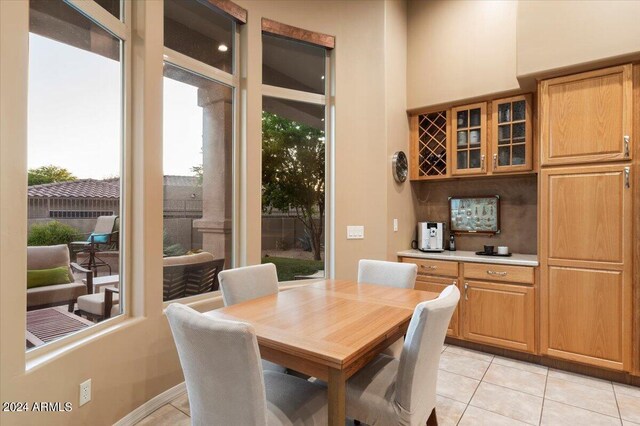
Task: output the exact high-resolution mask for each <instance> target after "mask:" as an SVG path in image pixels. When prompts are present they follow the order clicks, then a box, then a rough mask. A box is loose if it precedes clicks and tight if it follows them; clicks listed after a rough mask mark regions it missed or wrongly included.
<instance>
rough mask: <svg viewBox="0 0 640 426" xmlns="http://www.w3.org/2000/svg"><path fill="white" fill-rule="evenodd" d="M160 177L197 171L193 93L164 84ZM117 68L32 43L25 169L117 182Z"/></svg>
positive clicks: (198, 117) (198, 112)
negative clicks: (54, 170) (56, 169)
mask: <svg viewBox="0 0 640 426" xmlns="http://www.w3.org/2000/svg"><path fill="white" fill-rule="evenodd" d="M164 97H165V102H164V120H163V122H164V123H163V139H164V142H163V149H164V153H163V157H164V161H163V165H164V174H165V175H193V173H192V172H191V167H193V166H195V165H199V164H201V163H202V152H201V150H202V109H201V108H200V107H198V105H197V89H196V88H195V87H193V86H190V85H187V84H184V83H180V82H178V81H175V80H171V79H168V78H165V79H164ZM120 99H121V97H120V63H119V62H116V61H114V60H111V59H108V58H105V57H103V56H101V55H98V54H95V53H91V52H88V51H86V50H82V49H78V48H76V47H73V46H69V45H67V44H64V43H59V42H57V41H55V40H51V39H49V38H45V37H41V36H39V35H36V34H30V36H29V98H28V102H29V111H28V113H29V116H28V117H29V119H28V167H29V168H35V167H40V166H44V165H50V164H53V165H55V166H59V167H64V168H66V169H68V170H69V171H70V172H71V173H72V174H73V175H74V176H76V177H77V178H80V179H85V178H93V179H104V178H108V177H114V176H119V174H120V173H119V170H120V140H121V136H120V134H121V132H120V127H121V118H120V113H121V107H120Z"/></svg>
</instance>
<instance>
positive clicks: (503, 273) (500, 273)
mask: <svg viewBox="0 0 640 426" xmlns="http://www.w3.org/2000/svg"><path fill="white" fill-rule="evenodd" d="M487 274H489V275H496V276H498V277H504V276H506V275H507V273H506V272H504V271H503V272H498V271H490V270H487Z"/></svg>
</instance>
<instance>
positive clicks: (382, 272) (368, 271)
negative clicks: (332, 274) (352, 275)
mask: <svg viewBox="0 0 640 426" xmlns="http://www.w3.org/2000/svg"><path fill="white" fill-rule="evenodd" d="M417 275H418V267H417V266H416V264H415V263H399V262H385V261H382V260H367V259H362V260H361V261H360V262H359V263H358V283H367V284H378V285H386V286H389V287H399V288H414V287H415V285H416V276H417Z"/></svg>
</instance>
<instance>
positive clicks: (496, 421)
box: [138, 345, 640, 426]
mask: <svg viewBox="0 0 640 426" xmlns="http://www.w3.org/2000/svg"><path fill="white" fill-rule="evenodd" d="M437 393H438V400H437V406H436V411H437V413H438V424H439V425H441V426H451V425H460V426H467V425H471V426H482V425H491V426H499V425H558V426H561V425H562V426H564V425H566V426H575V425H589V426H598V425H623V426H640V388H638V387H633V386H626V385H621V384H618V383H611V382H608V381H606V380H600V379H594V378H591V377H587V376H581V375H579V374H573V373H568V372H565V371H560V370H553V369H548V368H547V367H542V366H540V365H536V364H530V363H527V362H522V361H516V360H512V359H508V358H502V357H499V356H493V355H490V354H486V353H483V352H477V351H471V350H468V349H464V348H460V347H457V346H448V345H445V347H444V349H443V353H442V357H441V359H440V372H439V374H438V389H437ZM188 424H190V419H189V401H188V400H187V396H186V394H184V395H182V396H180V397H178V398H176V399H175V400H174V401H172V402H171V403H170V404H167V405H165V406H163V407H162V408H160V409H158V410H156V411H155V412H154V413H152V414H151V415H149V416H148V417H147V418H145V419H144V420H142V421H141V422H140V423H138V425H159V426H162V425H188ZM348 424H352V423H348Z"/></svg>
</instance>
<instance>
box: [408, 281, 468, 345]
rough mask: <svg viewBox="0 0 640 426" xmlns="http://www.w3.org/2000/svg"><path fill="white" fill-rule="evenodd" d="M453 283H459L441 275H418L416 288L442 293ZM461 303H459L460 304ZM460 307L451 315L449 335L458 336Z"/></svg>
mask: <svg viewBox="0 0 640 426" xmlns="http://www.w3.org/2000/svg"><path fill="white" fill-rule="evenodd" d="M451 284H454V285H457V284H458V282H457V280H452V279H450V278H440V277H425V276H418V279H417V280H416V290H423V291H433V292H435V293H441V292H442V290H444V289H445V288H446V287H447V286H450V285H451ZM459 305H460V304H459V303H458V306H459ZM459 312H460V309H459V307H458V308H456V310H455V311H453V316H452V317H451V322H450V323H449V328H448V329H447V336H451V337H458V333H459V327H458V323H459V321H458V315H459Z"/></svg>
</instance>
